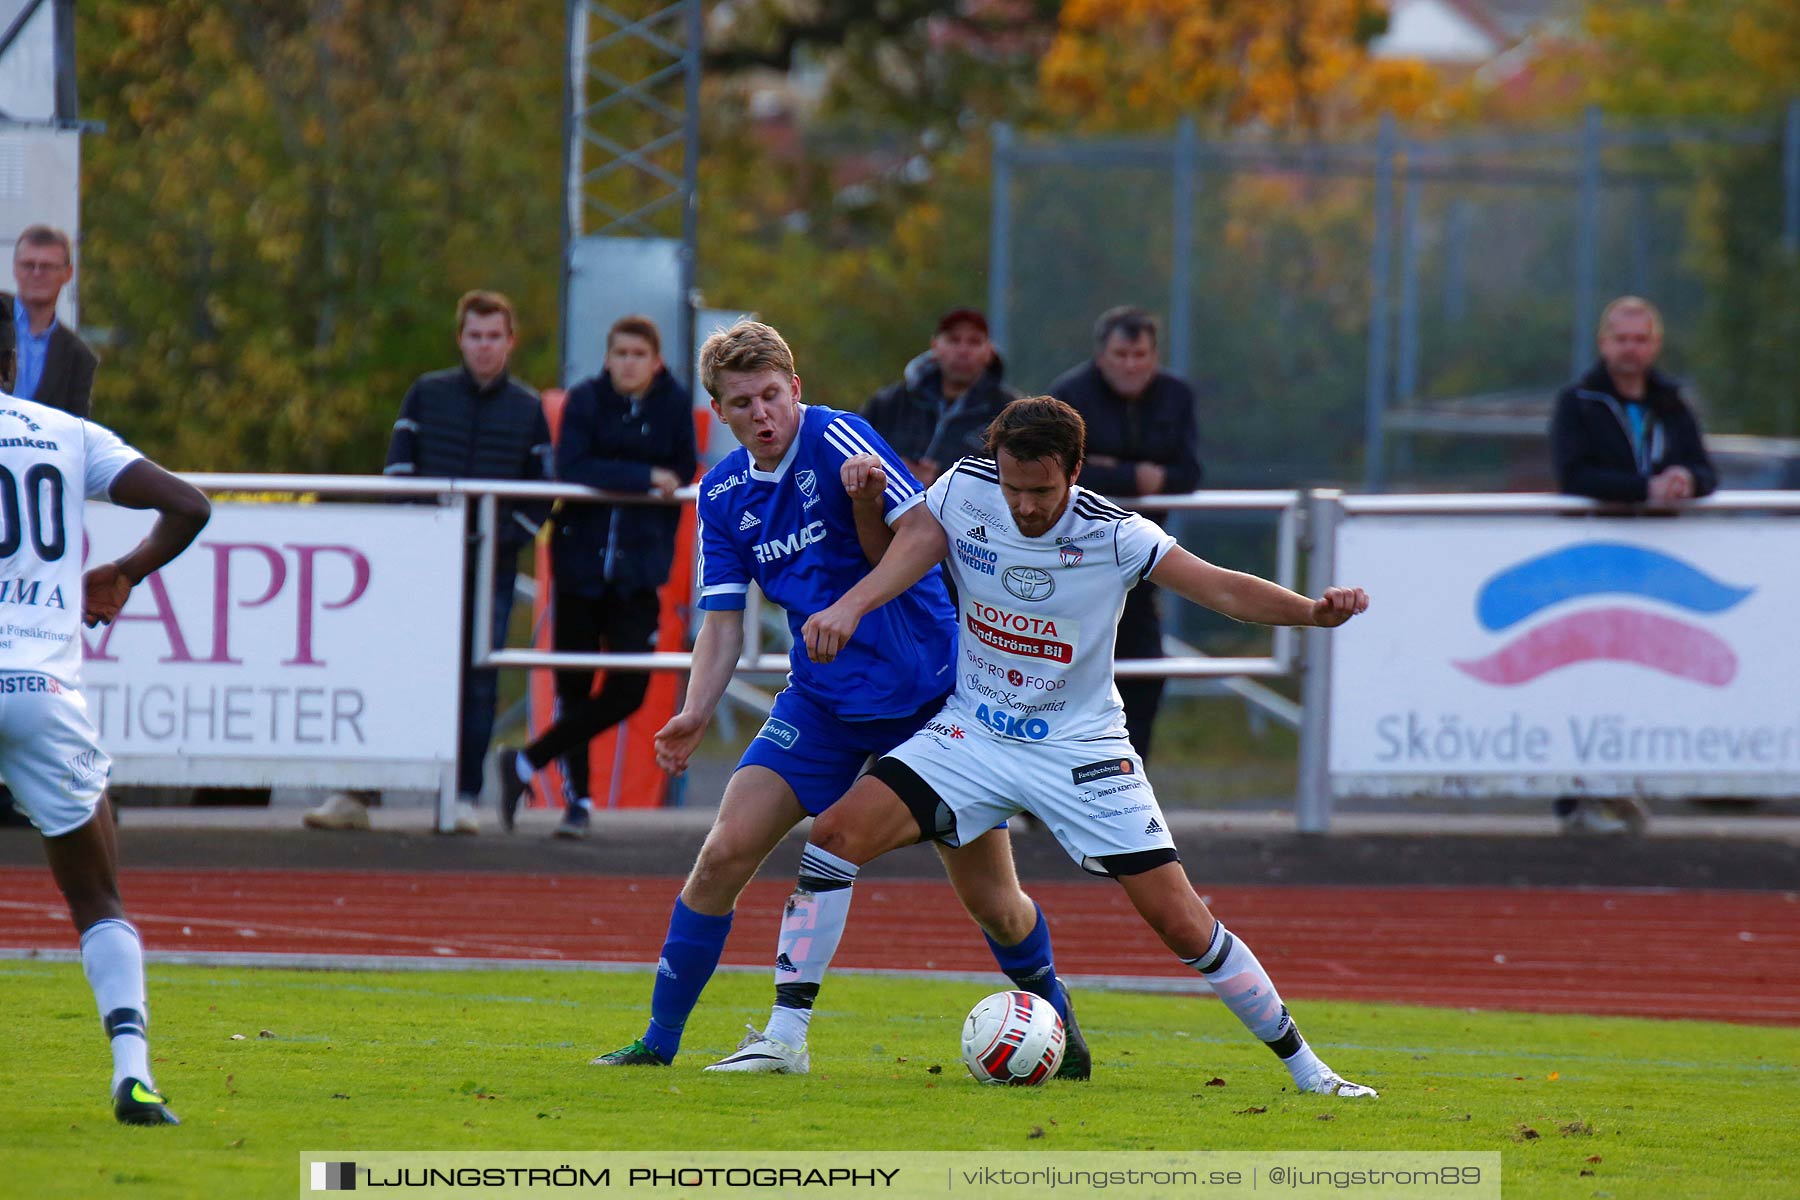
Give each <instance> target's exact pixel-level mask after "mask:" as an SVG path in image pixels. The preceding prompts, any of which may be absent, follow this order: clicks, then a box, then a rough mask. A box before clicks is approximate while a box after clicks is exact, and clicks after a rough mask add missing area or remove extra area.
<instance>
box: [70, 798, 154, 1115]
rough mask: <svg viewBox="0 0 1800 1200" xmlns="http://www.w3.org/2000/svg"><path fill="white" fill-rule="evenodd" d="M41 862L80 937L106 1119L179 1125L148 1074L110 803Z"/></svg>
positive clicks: (139, 975)
mask: <svg viewBox="0 0 1800 1200" xmlns="http://www.w3.org/2000/svg"><path fill="white" fill-rule="evenodd" d="M44 855H45V857H46V858H47V859H49V862H50V873H51V875H52V876H54V877H55V879H56V886H57V889H58V890H60V891H61V892H62V894H63V899H64V900H66V901H67V902H68V905H69V916H70V917H71V918H73V920H74V922H75V930H76V932H77V933H79V934H80V935H81V968H82V972H83V973H84V974H85V975H86V976H87V980H88V986H89V987H91V988H92V989H93V992H94V1002H95V1004H96V1005H97V1006H98V1007H99V1010H100V1020H101V1024H102V1026H103V1028H104V1029H105V1030H106V1036H107V1038H108V1040H110V1042H111V1043H112V1058H113V1077H112V1097H113V1114H114V1115H115V1116H116V1117H117V1118H118V1119H119V1120H120V1121H121V1122H124V1123H125V1124H128V1125H179V1124H181V1122H180V1121H179V1120H177V1119H176V1117H175V1114H174V1113H172V1112H170V1111H169V1109H168V1106H167V1104H166V1103H165V1101H164V1100H163V1097H162V1096H161V1095H160V1094H159V1093H158V1092H157V1090H156V1084H155V1081H154V1080H153V1079H152V1077H151V1074H150V1045H149V1042H148V1041H147V1040H146V1034H147V1032H148V1025H149V1008H148V1005H147V1004H146V1002H145V997H144V948H143V943H142V942H141V941H140V940H139V939H138V932H137V930H136V929H135V928H133V927H132V925H131V924H130V923H129V922H128V921H126V920H125V906H124V904H123V903H122V902H121V901H120V899H119V849H118V841H117V838H116V837H115V835H114V832H113V816H112V801H111V800H109V799H108V798H107V797H105V796H102V797H100V803H99V805H98V807H96V808H95V810H94V815H93V816H92V817H91V818H89V820H88V822H87V823H86V824H85V825H83V826H81V827H80V828H79V829H76V830H74V831H73V832H71V833H65V834H63V835H61V836H60V837H53V838H45V839H44Z"/></svg>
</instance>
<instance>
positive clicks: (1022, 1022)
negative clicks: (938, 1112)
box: [962, 992, 1064, 1087]
mask: <svg viewBox="0 0 1800 1200" xmlns="http://www.w3.org/2000/svg"><path fill="white" fill-rule="evenodd" d="M1063 1038H1064V1034H1063V1023H1062V1018H1061V1017H1059V1016H1057V1015H1056V1009H1055V1008H1054V1007H1053V1006H1052V1005H1051V1003H1050V1002H1049V1001H1048V1000H1045V999H1043V998H1042V997H1039V996H1034V995H1032V994H1031V993H1030V992H995V993H994V994H993V995H991V996H989V997H988V998H987V999H985V1000H983V1001H982V1002H981V1003H980V1004H977V1005H976V1006H975V1007H974V1008H972V1009H970V1010H969V1016H968V1019H967V1020H965V1021H964V1022H963V1033H962V1054H963V1065H964V1066H966V1067H968V1068H969V1074H971V1075H973V1076H974V1077H975V1079H976V1081H977V1082H980V1083H1006V1084H1012V1085H1014V1086H1016V1087H1033V1086H1036V1085H1037V1084H1040V1083H1042V1082H1044V1080H1046V1079H1048V1078H1050V1077H1051V1076H1052V1075H1054V1074H1056V1069H1057V1068H1058V1067H1060V1066H1062V1060H1063Z"/></svg>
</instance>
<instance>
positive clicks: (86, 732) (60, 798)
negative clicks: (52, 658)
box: [0, 671, 112, 837]
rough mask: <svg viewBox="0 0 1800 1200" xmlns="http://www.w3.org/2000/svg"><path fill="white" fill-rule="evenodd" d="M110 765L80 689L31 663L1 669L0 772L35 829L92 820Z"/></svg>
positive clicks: (51, 832) (57, 833)
mask: <svg viewBox="0 0 1800 1200" xmlns="http://www.w3.org/2000/svg"><path fill="white" fill-rule="evenodd" d="M111 772H112V759H110V758H108V757H107V755H106V751H104V750H102V749H100V734H99V731H98V730H96V729H95V728H94V723H93V722H92V721H90V720H88V710H87V701H86V700H84V699H83V698H82V695H81V693H80V692H78V691H76V690H75V689H74V688H72V687H69V686H67V685H66V684H63V683H60V682H58V681H57V680H55V679H52V678H50V676H48V675H41V674H39V673H37V672H35V671H4V672H0V780H4V781H5V782H6V786H7V787H9V788H11V789H12V794H13V800H14V801H15V802H16V803H17V805H18V807H19V809H20V811H22V812H23V813H24V814H25V815H26V816H27V817H29V818H31V823H32V824H33V825H36V826H37V827H38V832H39V833H42V834H43V835H44V836H45V837H61V836H62V835H63V834H65V833H73V832H75V831H76V830H77V829H80V828H81V827H82V826H83V825H86V824H87V823H88V822H89V821H91V820H92V819H93V817H94V810H95V808H97V807H98V806H99V804H100V797H101V796H102V795H104V794H105V792H106V778H107V776H108V775H109V774H110V773H111Z"/></svg>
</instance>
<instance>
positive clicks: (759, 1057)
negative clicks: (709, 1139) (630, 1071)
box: [707, 774, 1091, 1078]
mask: <svg viewBox="0 0 1800 1200" xmlns="http://www.w3.org/2000/svg"><path fill="white" fill-rule="evenodd" d="M919 838H920V824H919V820H918V818H917V817H915V816H914V815H913V812H912V810H911V809H910V808H908V807H907V805H906V803H905V802H904V801H902V800H901V799H900V797H899V795H898V794H896V793H895V792H894V790H893V789H892V788H891V787H889V786H888V785H887V784H886V783H884V782H883V781H882V780H880V779H878V778H876V777H875V776H874V775H872V774H871V775H864V776H863V777H862V778H861V779H859V780H857V782H856V784H855V786H853V787H852V788H851V789H850V792H849V794H847V795H846V796H845V797H844V798H843V799H842V800H839V801H838V802H837V803H836V804H834V805H832V806H831V807H830V808H829V809H827V810H825V812H824V813H822V814H820V815H819V817H818V818H816V819H815V820H814V822H813V828H812V836H811V838H810V839H809V841H808V843H807V846H806V849H805V851H804V852H803V853H802V855H801V859H800V874H799V879H798V881H797V885H796V888H795V891H794V894H793V895H792V896H790V897H789V898H788V903H787V907H786V909H785V910H784V912H783V914H782V926H781V936H780V942H779V945H778V948H777V953H776V957H775V1005H774V1007H773V1009H772V1010H771V1011H770V1014H769V1023H768V1025H767V1026H766V1027H765V1028H764V1029H763V1030H762V1032H761V1034H760V1036H752V1037H748V1038H746V1039H745V1040H744V1044H743V1045H741V1046H739V1047H738V1050H737V1052H736V1053H734V1054H731V1055H728V1056H727V1057H726V1058H724V1059H722V1060H721V1061H720V1062H718V1063H715V1064H714V1065H713V1066H711V1067H709V1068H707V1069H708V1070H713V1071H757V1072H773V1073H780V1074H804V1073H805V1072H806V1070H807V1069H808V1067H809V1065H810V1055H809V1054H808V1052H807V1050H806V1037H807V1031H808V1029H809V1027H810V1025H811V1021H812V1010H813V1001H814V1000H815V999H816V997H817V996H818V992H819V985H820V984H821V983H822V982H823V980H824V977H825V971H826V969H827V968H828V967H829V966H830V964H831V960H832V958H833V956H834V955H835V954H836V953H837V946H838V942H839V940H840V939H841V938H842V936H843V931H844V924H845V921H846V920H847V919H848V916H849V911H850V897H851V885H852V884H853V883H854V882H855V881H856V874H857V871H858V870H859V869H860V868H861V867H862V866H863V865H865V864H866V863H869V862H872V861H874V860H875V859H877V858H879V857H881V855H883V854H886V853H887V852H888V851H890V850H896V849H899V848H900V847H901V846H907V845H911V844H913V843H914V842H917V841H918V840H919ZM943 858H944V864H945V868H946V870H947V871H949V874H950V880H951V884H952V886H954V887H955V888H956V890H957V895H958V897H959V898H960V899H961V900H962V902H963V906H964V907H965V908H966V909H967V910H968V911H969V914H970V915H971V916H973V917H974V918H975V920H976V923H977V924H979V925H980V926H981V927H982V930H983V932H984V933H986V934H987V935H988V945H989V947H990V949H992V950H993V952H994V957H995V959H996V961H998V962H999V964H1000V968H1001V970H1002V971H1004V972H1006V973H1007V975H1008V976H1009V977H1011V978H1012V979H1013V980H1014V981H1015V982H1016V983H1017V984H1018V985H1019V986H1020V987H1024V988H1027V989H1029V990H1031V991H1034V992H1036V993H1038V994H1039V995H1042V996H1044V998H1045V999H1047V1000H1050V1001H1051V1002H1052V1003H1053V1004H1055V1005H1056V1006H1057V1008H1058V1011H1059V1012H1061V1013H1063V1014H1064V1020H1065V1025H1066V1026H1067V1027H1068V1028H1069V1029H1070V1030H1073V1029H1074V1024H1073V1016H1072V1010H1070V1009H1069V1004H1068V990H1067V989H1066V988H1064V987H1063V986H1062V985H1061V983H1060V981H1059V980H1057V978H1056V971H1055V967H1054V964H1053V961H1052V959H1051V955H1050V935H1049V929H1048V927H1047V925H1046V924H1045V922H1044V919H1043V914H1042V913H1041V912H1040V911H1039V910H1038V907H1037V905H1036V904H1034V903H1033V902H1032V900H1031V898H1030V897H1029V896H1027V895H1025V893H1024V891H1023V890H1021V889H1020V887H1019V881H1018V875H1017V873H1016V871H1015V870H1014V868H1013V862H1012V849H1011V844H1010V843H1009V842H1008V841H1007V840H1006V834H1005V831H1004V830H994V831H991V832H989V833H987V834H984V835H983V836H982V837H980V838H978V839H976V840H975V841H974V842H973V843H971V844H970V845H968V846H965V847H961V848H959V849H955V850H951V851H949V852H947V853H945V854H944V855H943ZM751 1032H752V1034H753V1035H755V1034H756V1031H755V1030H752V1031H751ZM1073 1040H1076V1039H1075V1038H1073V1037H1072V1038H1071V1041H1073ZM1082 1049H1083V1053H1081V1054H1079V1055H1077V1056H1076V1061H1075V1062H1074V1063H1072V1064H1071V1066H1070V1069H1069V1072H1068V1073H1069V1075H1070V1077H1072V1078H1086V1075H1087V1072H1088V1070H1089V1069H1090V1066H1091V1059H1090V1058H1089V1056H1088V1055H1087V1054H1086V1053H1085V1045H1084V1046H1083V1048H1082ZM1066 1058H1067V1055H1065V1059H1066Z"/></svg>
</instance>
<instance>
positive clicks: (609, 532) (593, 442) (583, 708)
mask: <svg viewBox="0 0 1800 1200" xmlns="http://www.w3.org/2000/svg"><path fill="white" fill-rule="evenodd" d="M698 460H699V452H698V450H697V449H696V447H695V444H694V398H693V396H692V395H691V394H690V393H689V392H688V390H687V389H686V388H684V387H682V386H681V383H680V382H679V381H678V380H676V378H675V377H674V376H673V375H671V374H669V371H668V368H666V367H665V366H664V365H663V358H662V336H661V335H660V334H659V333H658V332H657V328H656V325H655V323H654V322H652V321H651V320H650V319H649V318H648V317H636V316H634V317H622V318H620V319H619V320H618V321H615V322H614V323H613V327H612V328H611V329H610V330H608V331H607V334H606V367H605V369H604V370H603V371H601V372H600V374H598V375H596V376H594V377H593V378H591V379H584V380H582V381H581V382H580V383H578V384H576V385H575V386H574V387H573V388H571V389H570V390H569V399H568V402H567V403H566V404H565V405H564V406H563V416H562V431H561V434H560V436H558V438H557V440H556V476H557V478H558V479H560V480H562V481H564V482H566V483H581V484H586V485H587V486H588V487H595V488H602V489H604V490H607V491H615V492H659V493H661V494H663V495H665V496H666V495H669V494H670V493H672V492H674V491H675V490H676V489H677V488H680V487H683V486H685V485H686V484H688V483H689V482H691V481H692V480H693V478H694V469H695V467H696V466H697V465H698ZM680 526H681V510H680V509H679V508H676V507H674V506H672V505H647V504H618V505H613V504H571V503H564V504H563V505H562V506H561V508H560V509H559V510H558V512H557V517H556V537H555V540H554V541H552V542H551V559H552V566H553V574H554V576H555V579H556V598H555V606H554V611H555V632H554V637H555V645H556V648H557V649H558V650H573V651H581V652H585V653H592V652H594V651H596V650H598V649H600V647H601V646H602V644H604V645H605V647H606V649H607V650H609V651H611V652H612V653H614V654H642V653H648V652H650V651H652V650H654V649H656V627H657V621H658V619H659V618H660V616H661V615H662V604H661V601H660V600H659V599H658V598H657V594H656V589H657V588H659V587H661V586H662V585H663V584H665V583H667V582H668V581H669V568H670V566H671V565H672V564H673V562H674V559H675V535H676V532H677V531H678V530H679V528H680ZM596 674H598V672H595V671H588V670H575V671H558V672H557V673H556V698H557V718H556V723H555V724H553V725H551V726H550V727H549V728H548V729H546V730H544V732H543V733H541V734H539V735H538V737H537V739H536V740H535V741H533V742H532V743H531V744H530V745H529V746H526V747H524V748H523V749H512V748H509V747H502V748H501V752H500V756H499V757H500V821H501V824H503V825H504V826H506V828H508V829H511V828H512V826H513V816H514V814H515V813H516V812H517V811H518V805H519V800H520V799H521V798H522V797H523V796H524V794H525V792H526V790H527V789H528V788H529V787H530V786H531V778H532V776H533V775H535V774H536V773H537V772H539V771H541V770H543V769H544V768H545V767H547V766H549V765H550V763H551V761H552V760H553V759H557V758H563V759H564V760H565V763H566V765H567V774H566V776H565V778H566V779H567V780H568V792H569V794H568V796H567V797H566V798H565V799H566V805H565V808H564V810H563V819H562V823H561V824H560V825H558V826H557V827H556V836H557V837H561V838H581V837H586V836H587V832H588V815H589V811H590V810H591V808H592V807H593V801H592V799H591V796H592V792H591V791H590V789H589V786H588V743H589V742H591V741H592V740H593V739H594V738H596V737H598V736H599V735H600V734H601V733H602V732H604V731H605V730H607V729H610V728H612V727H613V726H614V725H617V724H618V723H619V722H620V721H623V720H624V719H625V718H627V717H629V716H630V715H631V714H632V713H634V712H636V711H637V710H638V708H639V707H640V706H641V705H642V704H643V703H644V695H645V693H646V692H647V691H648V690H649V687H650V676H649V675H647V674H645V673H644V672H642V671H608V672H606V678H605V681H604V682H603V683H602V684H601V687H600V690H599V692H598V693H595V691H594V677H595V675H596Z"/></svg>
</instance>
